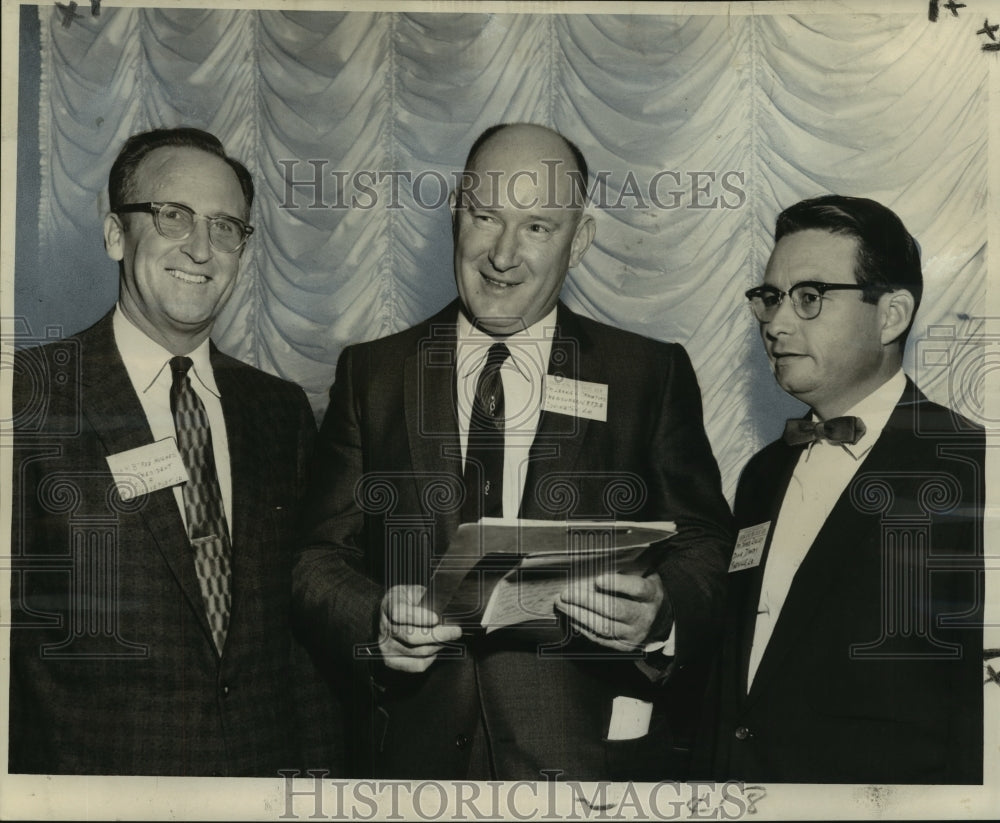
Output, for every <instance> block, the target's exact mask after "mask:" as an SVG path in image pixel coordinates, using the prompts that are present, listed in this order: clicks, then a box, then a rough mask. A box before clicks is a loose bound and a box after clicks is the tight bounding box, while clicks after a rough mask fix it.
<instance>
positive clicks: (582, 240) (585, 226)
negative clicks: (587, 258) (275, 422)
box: [569, 213, 597, 268]
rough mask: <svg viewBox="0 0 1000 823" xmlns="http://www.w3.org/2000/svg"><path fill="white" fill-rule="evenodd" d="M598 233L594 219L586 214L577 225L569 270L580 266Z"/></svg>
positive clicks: (570, 252) (570, 254) (571, 247)
mask: <svg viewBox="0 0 1000 823" xmlns="http://www.w3.org/2000/svg"><path fill="white" fill-rule="evenodd" d="M596 232H597V225H596V224H595V223H594V218H593V217H591V216H590V215H589V214H586V213H585V214H584V215H583V216H582V217H581V218H580V222H579V223H577V226H576V232H575V233H574V234H573V245H572V246H570V251H569V268H573V266H576V265H579V263H580V261H581V260H583V256H584V255H585V254H586V253H587V249H589V248H590V244H591V243H593V242H594V234H595V233H596Z"/></svg>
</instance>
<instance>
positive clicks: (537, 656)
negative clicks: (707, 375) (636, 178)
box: [293, 124, 731, 780]
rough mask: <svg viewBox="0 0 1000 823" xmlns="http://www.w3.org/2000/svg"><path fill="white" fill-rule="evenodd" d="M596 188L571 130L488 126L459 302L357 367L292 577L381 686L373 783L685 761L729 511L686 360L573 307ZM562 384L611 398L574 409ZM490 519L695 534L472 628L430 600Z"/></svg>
mask: <svg viewBox="0 0 1000 823" xmlns="http://www.w3.org/2000/svg"><path fill="white" fill-rule="evenodd" d="M586 179H587V170H586V165H585V163H584V160H583V157H582V155H581V154H580V152H579V150H578V149H577V148H576V147H575V146H573V145H572V144H570V143H569V142H568V141H567V140H566V139H565V138H564V137H562V136H561V135H559V134H558V133H556V132H553V131H551V130H550V129H546V128H543V127H540V126H535V125H528V124H515V125H505V126H500V127H494V128H492V129H490V130H488V131H487V132H485V133H484V134H483V135H482V136H481V137H480V138H479V139H478V140H477V141H476V143H475V144H474V145H473V147H472V150H471V151H470V153H469V158H468V161H467V163H466V170H465V176H464V181H463V185H462V186H461V187H460V188H459V190H458V191H457V192H455V193H453V195H452V201H451V204H452V211H453V218H454V239H455V257H454V266H455V278H456V281H457V285H458V293H459V300H458V301H456V302H454V303H452V304H450V305H449V306H447V307H446V308H445V309H444V310H443V311H441V312H440V313H439V314H437V315H436V316H434V317H432V318H430V319H429V320H427V321H425V322H423V323H420V324H418V325H417V326H415V327H413V328H410V329H407V330H405V331H403V332H400V333H398V334H395V335H392V336H390V337H387V338H384V339H382V340H377V341H374V342H371V343H366V344H363V345H358V346H352V347H350V348H348V349H346V350H345V351H344V353H343V355H342V356H341V358H340V362H339V364H338V367H337V375H336V382H335V383H334V386H333V388H332V390H331V404H330V408H329V410H328V411H327V415H326V418H325V420H324V421H323V425H322V427H321V433H320V438H319V445H318V448H317V467H318V468H317V472H316V474H317V477H316V481H315V484H314V487H313V489H312V492H311V494H310V498H309V500H310V504H309V506H308V524H309V525H310V528H309V529H308V532H307V537H306V543H305V545H304V547H303V549H302V550H301V551H300V553H299V556H298V559H297V561H296V565H295V570H294V575H293V577H294V588H295V599H296V604H297V608H298V610H299V611H300V613H301V616H302V618H303V622H305V623H306V624H308V625H309V626H310V627H311V629H312V631H313V634H314V641H315V645H316V649H317V650H318V652H319V653H321V654H326V655H330V656H333V657H334V658H335V659H337V660H339V661H341V665H345V664H347V663H351V662H353V664H354V669H355V672H356V673H357V674H358V675H359V677H360V685H359V700H361V701H362V702H360V703H359V704H358V705H359V707H360V706H363V705H365V703H364V701H365V700H366V699H367V698H368V696H369V693H370V692H369V690H370V691H371V692H372V698H373V703H372V705H371V707H370V709H369V710H362V709H361V708H359V710H358V712H357V713H356V714H357V718H356V719H358V721H359V723H360V725H362V726H363V729H362V738H363V740H364V741H366V742H367V743H368V744H369V745H370V746H371V747H373V749H374V752H373V753H372V754H373V756H374V760H373V761H371V760H369V759H367V757H365V756H362V757H360V758H359V760H358V761H357V762H356V764H355V766H354V768H355V770H356V771H357V772H358V773H359V774H365V775H368V776H370V775H371V773H372V772H373V771H374V772H376V773H377V774H379V775H385V776H390V777H399V778H417V777H437V778H478V779H487V778H501V779H512V778H522V779H529V780H531V779H534V780H542V779H545V776H546V774H548V775H555V776H556V777H560V776H561V777H563V778H578V779H602V778H617V779H626V778H635V779H640V778H645V779H668V778H677V777H682V776H683V775H684V773H685V770H686V767H687V760H688V751H689V748H688V747H689V740H688V739H687V738H686V737H685V735H684V727H683V721H684V720H685V719H686V716H690V715H691V714H692V711H691V709H692V706H693V705H694V703H695V702H696V701H697V700H698V699H699V694H700V692H699V682H698V678H697V676H695V672H696V669H697V667H696V666H693V665H692V666H691V667H688V668H685V667H686V664H687V663H689V662H691V661H696V660H697V659H698V657H699V655H700V654H702V653H704V652H706V651H707V650H709V649H710V648H711V645H712V641H713V638H714V637H715V636H716V634H717V630H718V626H719V622H720V619H721V614H720V607H721V603H720V594H721V589H722V585H723V582H724V581H723V576H722V570H723V568H724V566H725V562H726V558H727V557H728V553H729V551H730V548H731V533H730V513H729V510H728V506H727V504H726V502H725V499H724V498H723V497H722V494H721V489H720V481H719V473H718V468H717V466H716V463H715V460H714V458H713V456H712V453H711V449H710V447H709V443H708V441H707V439H706V437H705V432H704V429H703V425H702V418H701V395H700V392H699V389H698V384H697V381H696V379H695V376H694V373H693V371H692V369H691V365H690V363H689V361H688V358H687V355H686V354H685V352H684V350H683V349H682V348H681V347H680V346H679V345H676V344H668V343H660V342H656V341H653V340H649V339H646V338H643V337H639V336H637V335H634V334H630V333H627V332H624V331H620V330H618V329H614V328H611V327H609V326H606V325H603V324H600V323H595V322H594V321H592V320H589V319H586V318H583V317H580V316H578V315H576V314H574V313H573V312H571V311H569V310H568V309H567V308H566V307H565V306H564V305H562V304H561V303H559V302H558V296H559V292H560V289H561V287H562V284H563V281H564V280H565V277H566V273H567V270H568V269H569V268H570V267H571V266H574V265H576V264H577V263H579V261H580V259H581V258H582V257H583V255H584V253H585V252H586V250H587V248H588V247H589V245H590V243H591V241H592V239H593V235H594V222H593V219H592V218H591V217H590V216H589V215H587V214H586V212H585V211H584V209H583V200H584V197H583V190H584V189H585V181H586ZM581 184H582V185H581ZM491 375H492V377H491ZM497 375H499V378H498V379H497ZM491 380H494V381H495V382H492V383H491ZM552 382H554V383H555V384H557V385H560V386H563V387H575V389H576V390H578V391H579V392H580V393H581V394H583V393H587V396H588V397H590V398H591V399H592V405H590V406H587V407H585V406H584V405H579V406H577V405H573V403H572V401H570V403H569V404H568V405H567V404H566V402H565V400H564V401H563V402H561V403H560V402H559V394H558V392H555V391H550V388H551V386H550V388H546V385H547V384H550V383H552ZM570 394H571V395H572V394H573V392H570ZM602 397H603V398H604V399H603V400H602V399H601V398H602ZM497 408H499V409H500V411H496V409H497ZM484 428H485V429H486V430H487V431H486V433H485V434H484ZM491 447H492V450H491ZM498 454H499V456H498ZM494 461H495V462H494ZM482 515H488V516H503V517H506V518H515V517H520V518H532V519H550V520H551V519H557V520H567V519H581V518H583V519H587V518H600V519H604V520H607V519H611V518H615V519H628V520H658V521H663V520H673V521H676V524H677V527H678V530H679V534H677V536H676V537H675V538H674V539H671V540H670V541H668V543H667V544H666V545H665V546H662V547H661V548H660V550H659V553H658V554H657V555H656V557H655V560H654V561H653V563H652V568H651V569H650V570H649V572H648V573H647V574H645V575H643V574H639V573H635V574H605V575H603V576H600V577H598V578H597V580H596V582H594V583H591V584H589V586H581V585H574V586H567V588H566V590H565V591H564V592H563V594H562V596H561V597H560V599H559V601H558V603H557V608H558V610H559V617H560V620H559V621H558V622H557V621H554V620H552V621H549V624H551V623H553V622H557V625H555V626H552V625H548V626H545V627H532V628H531V629H526V628H524V627H511V628H509V629H505V630H497V631H493V632H491V633H489V634H484V633H482V632H473V633H471V634H467V635H465V636H464V637H463V635H462V632H461V629H459V628H458V627H457V626H455V625H450V624H448V623H445V622H442V621H441V616H440V615H438V614H436V613H435V612H433V611H432V610H431V609H430V608H429V607H428V606H426V605H421V598H422V597H423V595H424V592H425V587H426V586H427V584H428V580H429V577H430V573H431V570H432V569H433V568H434V565H435V563H436V561H437V560H438V559H439V558H440V557H441V555H442V554H443V553H444V551H445V549H446V548H447V546H448V543H449V540H450V539H451V537H452V535H453V534H454V533H455V530H456V528H457V526H458V525H459V523H460V522H475V521H476V520H477V519H478V518H479V517H480V516H482ZM529 548H530V547H529ZM366 655H367V657H366ZM689 674H690V675H691V676H690V678H688V675H689ZM369 677H370V678H371V680H370V681H369V680H368V678H369ZM664 681H666V682H664ZM671 713H672V716H670V715H671Z"/></svg>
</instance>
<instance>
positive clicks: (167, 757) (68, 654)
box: [9, 314, 341, 777]
mask: <svg viewBox="0 0 1000 823" xmlns="http://www.w3.org/2000/svg"><path fill="white" fill-rule="evenodd" d="M111 317H112V316H111V314H108V315H107V316H105V317H104V318H103V319H102V320H101V321H99V322H98V323H97V324H96V325H94V326H93V327H91V328H89V329H87V330H86V331H84V332H82V333H80V334H79V335H76V336H75V337H71V338H68V339H66V340H62V341H59V342H55V343H52V344H50V345H46V346H42V347H39V348H36V349H29V350H24V351H22V352H19V353H18V357H17V360H16V363H15V392H14V409H15V415H16V429H17V431H16V454H15V469H14V471H15V474H14V476H15V481H16V482H15V495H14V521H13V522H14V531H13V540H12V546H13V552H12V554H13V555H14V572H13V576H12V592H11V596H12V603H13V609H14V627H13V629H12V630H11V682H10V718H11V720H10V760H9V763H10V771H12V772H45V773H61V774H144V775H257V776H272V777H273V776H276V775H277V770H278V769H284V768H290V769H295V768H305V767H306V766H312V767H316V768H329V769H335V768H337V766H338V761H339V758H340V752H339V751H338V747H339V746H340V745H341V741H340V738H341V735H340V734H339V732H338V729H337V726H336V722H337V721H338V720H339V718H338V716H337V715H336V709H335V704H334V702H333V700H332V696H331V693H330V691H329V689H328V687H327V686H326V685H325V684H324V683H323V680H322V678H321V677H320V676H319V674H318V672H317V671H316V668H315V666H314V665H313V663H312V661H311V660H310V659H309V657H308V654H307V653H306V652H305V649H304V647H303V646H301V645H300V644H299V643H297V642H296V641H295V640H294V639H293V636H292V630H291V622H290V620H291V608H290V601H291V586H290V575H291V565H292V555H291V551H292V545H291V544H292V529H293V527H294V525H295V517H296V511H297V506H298V504H299V502H300V498H301V495H302V493H303V490H304V487H305V483H306V466H307V463H306V458H307V455H308V454H309V451H310V449H311V447H312V443H313V441H314V439H315V422H314V421H313V419H312V416H311V412H310V409H309V406H308V403H307V402H306V399H305V395H304V394H303V392H302V390H301V389H299V388H298V387H295V386H293V385H291V384H289V383H286V382H285V381H283V380H279V379H278V378H275V377H271V376H269V375H266V374H264V373H263V372H261V371H258V370H257V369H254V368H251V367H249V366H246V365H244V364H242V363H240V362H238V361H236V360H234V359H232V358H231V357H227V356H226V355H224V354H221V353H220V352H219V351H218V350H217V349H215V347H214V345H213V346H212V350H211V361H212V367H213V369H214V372H215V378H216V382H217V385H218V388H219V392H220V394H221V402H222V410H223V415H224V417H225V421H226V431H227V433H228V438H229V454H230V462H231V468H232V478H233V487H232V488H233V495H232V499H233V511H232V513H231V517H230V533H231V535H232V545H233V552H232V606H231V617H230V623H229V629H228V636H227V639H226V643H225V647H224V650H223V653H222V655H221V658H220V656H219V654H218V653H217V651H216V648H215V645H214V644H213V642H212V638H211V634H210V631H209V627H208V623H207V619H206V616H205V606H204V602H203V600H202V596H201V593H200V590H199V586H198V580H197V576H196V573H195V569H194V563H193V555H192V552H191V548H190V545H189V542H188V539H187V535H186V532H185V529H184V524H183V521H182V519H181V515H180V512H179V510H178V507H177V503H176V501H175V498H174V494H173V491H172V489H170V488H165V489H161V490H159V491H154V492H151V493H149V494H146V495H144V496H142V497H138V498H136V499H134V500H131V501H123V500H122V498H121V497H120V496H119V494H118V492H117V491H116V490H115V485H114V482H113V479H112V475H111V473H110V471H109V469H108V465H107V463H106V461H105V457H106V456H107V455H110V454H116V453H118V452H122V451H125V450H127V449H132V448H135V447H138V446H143V445H146V444H148V443H150V442H151V441H152V434H151V432H150V430H149V426H148V424H147V422H146V418H145V415H144V413H143V410H142V407H141V405H140V403H139V398H138V397H137V396H136V394H135V391H134V390H133V388H132V384H131V382H130V381H129V377H128V374H127V372H126V370H125V366H124V364H123V362H122V360H121V357H120V355H119V353H118V349H117V347H116V345H115V341H114V334H113V330H112V323H111Z"/></svg>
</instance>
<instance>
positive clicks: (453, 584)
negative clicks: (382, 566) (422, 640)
mask: <svg viewBox="0 0 1000 823" xmlns="http://www.w3.org/2000/svg"><path fill="white" fill-rule="evenodd" d="M676 532H677V529H676V527H675V525H674V523H671V522H648V523H640V522H631V521H620V520H619V521H600V520H593V521H565V520H508V519H502V518H483V519H482V520H480V521H479V522H477V523H463V524H462V525H461V526H459V527H458V531H457V532H456V533H455V536H454V538H452V541H451V543H450V545H449V547H448V551H447V552H446V553H445V555H444V556H443V557H442V558H441V562H440V563H439V564H438V566H437V568H436V569H435V571H434V575H433V576H432V578H431V581H430V585H429V586H428V590H427V594H426V595H425V596H424V603H425V605H427V606H428V607H429V608H431V609H433V610H434V611H436V612H437V613H438V614H440V615H441V616H442V617H443V618H444V620H445V622H446V623H451V624H459V625H462V626H465V627H470V628H472V627H478V626H481V627H483V628H485V629H486V631H487V632H490V631H495V630H496V629H499V628H502V627H504V626H513V625H515V624H517V623H524V622H528V621H538V620H551V621H553V622H554V621H555V619H556V617H555V611H554V604H555V600H556V598H557V596H558V595H559V593H560V592H561V591H563V590H564V589H565V588H566V586H567V585H568V584H569V583H570V582H571V581H579V580H587V579H591V580H592V579H594V578H596V577H598V576H599V575H602V574H610V573H614V572H639V573H642V572H645V571H647V570H648V569H650V568H651V567H652V566H653V558H652V557H651V556H650V555H652V554H654V553H655V552H656V551H658V550H660V549H659V545H658V544H660V543H662V542H663V541H664V540H668V539H669V538H670V537H672V536H673V535H674V534H676Z"/></svg>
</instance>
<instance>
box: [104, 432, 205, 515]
mask: <svg viewBox="0 0 1000 823" xmlns="http://www.w3.org/2000/svg"><path fill="white" fill-rule="evenodd" d="M105 459H106V460H107V461H108V468H109V469H111V474H112V476H113V477H114V478H115V486H116V487H117V488H118V494H119V495H121V498H122V500H132V499H134V498H136V497H141V496H142V495H144V494H149V493H150V492H155V491H157V490H158V489H166V488H169V487H170V486H176V485H177V484H178V483H187V481H188V473H187V469H185V468H184V461H183V460H181V454H180V452H179V451H177V441H176V440H174V438H172V437H165V438H164V439H163V440H157V441H156V442H155V443H149V444H147V445H145V446H139V447H138V448H136V449H129V450H128V451H124V452H118V454H109V455H108V456H107V457H106V458H105Z"/></svg>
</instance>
